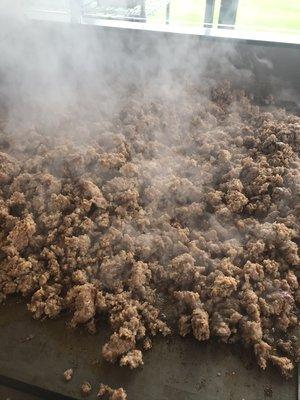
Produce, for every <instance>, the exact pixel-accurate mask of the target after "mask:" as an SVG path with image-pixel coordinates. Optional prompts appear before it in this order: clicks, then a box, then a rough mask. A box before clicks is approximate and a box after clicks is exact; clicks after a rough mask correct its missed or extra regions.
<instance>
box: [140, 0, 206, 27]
mask: <svg viewBox="0 0 300 400" xmlns="http://www.w3.org/2000/svg"><path fill="white" fill-rule="evenodd" d="M169 4H170V19H169V21H170V24H174V25H186V26H191V25H192V26H199V27H200V26H201V25H202V24H203V20H204V12H205V0H185V1H183V0H170V1H169ZM165 19H166V9H165V7H162V8H160V9H159V10H158V11H157V12H156V13H153V14H151V16H150V18H149V19H148V20H149V21H150V22H165Z"/></svg>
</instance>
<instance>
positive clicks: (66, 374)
mask: <svg viewBox="0 0 300 400" xmlns="http://www.w3.org/2000/svg"><path fill="white" fill-rule="evenodd" d="M73 372H74V371H73V369H72V368H69V369H66V370H65V372H64V374H63V375H64V379H65V381H67V382H69V381H70V380H71V379H72V377H73Z"/></svg>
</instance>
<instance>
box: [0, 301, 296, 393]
mask: <svg viewBox="0 0 300 400" xmlns="http://www.w3.org/2000/svg"><path fill="white" fill-rule="evenodd" d="M108 336H109V330H108V328H107V326H105V323H101V322H100V323H99V329H98V333H97V334H96V335H90V334H89V333H88V332H87V331H86V330H84V329H77V330H71V329H69V328H67V327H66V318H63V317H61V318H59V319H57V320H45V321H34V320H33V319H31V316H30V314H29V312H28V311H27V310H26V307H25V304H24V302H19V301H16V300H15V299H14V300H10V301H9V302H8V303H7V304H6V305H2V306H1V307H0V385H1V384H2V385H8V386H11V387H14V388H15V389H17V390H19V391H20V392H29V393H31V394H33V395H37V396H38V398H42V399H55V400H59V399H80V398H81V395H80V386H81V384H82V383H83V382H84V381H89V382H90V383H91V384H92V387H93V391H92V393H91V395H90V396H89V397H88V398H89V399H96V394H97V390H98V388H99V384H100V383H101V382H103V383H106V384H109V385H111V386H112V387H115V388H116V387H120V386H123V387H124V388H125V389H126V391H127V394H128V398H129V400H196V399H197V400H199V399H201V400H242V399H244V400H263V399H271V400H296V399H297V379H296V372H295V375H294V377H293V379H291V380H289V381H286V380H284V379H283V378H282V377H281V376H280V374H279V372H278V371H277V370H275V369H274V368H269V369H268V370H267V371H262V370H260V369H259V367H258V366H257V365H256V362H255V360H254V358H253V355H252V353H251V352H250V351H247V350H245V349H244V350H243V351H241V348H239V347H237V346H229V345H223V344H219V343H217V342H213V341H210V342H207V343H199V342H197V341H196V340H195V339H193V338H185V339H182V338H180V337H172V338H170V339H168V338H159V337H157V338H156V339H155V340H154V347H153V349H151V350H150V351H148V352H147V353H145V354H144V362H145V365H144V366H143V367H142V368H139V369H137V370H134V371H130V370H128V369H127V368H121V367H118V366H116V365H111V364H109V363H107V362H105V361H104V360H103V359H101V356H100V352H101V346H102V344H103V343H104V342H105V340H106V339H107V337H108ZM67 368H73V369H74V376H73V379H72V380H71V381H70V382H69V383H66V382H64V380H63V378H62V373H63V371H65V370H66V369H67ZM0 389H1V387H0ZM0 393H1V392H0ZM26 396H27V395H26ZM24 398H26V399H27V397H25V396H24ZM33 398H34V399H36V397H33ZM11 400H16V398H14V397H11Z"/></svg>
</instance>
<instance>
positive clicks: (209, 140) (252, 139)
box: [0, 83, 300, 377]
mask: <svg viewBox="0 0 300 400" xmlns="http://www.w3.org/2000/svg"><path fill="white" fill-rule="evenodd" d="M53 119H55V116H53ZM11 126H12V125H10V127H11ZM0 132H1V133H0V226H1V230H0V302H1V301H2V302H3V301H5V299H6V298H7V296H9V295H11V294H14V293H19V294H20V295H22V296H24V297H25V298H26V299H27V300H28V309H29V310H30V312H31V313H32V315H33V317H34V318H37V319H40V318H44V317H49V318H55V317H57V316H58V315H59V314H60V313H61V312H62V311H63V312H64V313H68V312H69V313H70V316H71V320H70V324H71V326H73V327H76V326H78V325H81V324H85V325H86V326H87V328H88V330H89V331H90V332H91V333H93V332H95V331H96V329H97V325H98V320H99V317H100V316H101V320H102V319H103V317H106V318H107V321H108V323H109V324H110V326H111V330H112V334H111V336H110V339H109V340H108V342H107V343H106V344H105V345H104V346H103V348H102V356H103V358H104V359H105V360H107V361H109V362H113V363H114V362H117V363H119V364H120V365H121V366H128V367H129V368H136V367H138V366H140V365H142V364H143V351H145V350H148V349H150V348H151V347H152V339H153V337H154V336H155V335H157V334H162V335H164V336H165V335H170V334H171V333H173V334H176V332H178V333H179V334H180V335H181V336H186V335H190V334H192V335H193V336H194V337H195V338H196V339H197V340H199V341H206V340H209V339H210V338H211V337H216V338H218V339H219V340H220V341H222V342H225V343H235V342H242V343H244V344H245V346H251V347H252V348H253V351H254V353H255V355H256V358H257V362H258V364H259V365H260V367H261V368H263V369H265V368H266V367H267V365H269V364H273V365H276V366H278V367H279V368H280V370H281V372H282V374H283V375H284V376H285V377H289V376H291V373H292V370H293V367H294V363H295V362H296V361H297V358H298V357H299V348H298V346H297V337H296V336H295V333H294V330H295V328H296V326H297V324H298V321H299V302H300V289H299V283H298V274H299V261H300V259H299V242H300V240H299V239H300V236H299V216H300V158H299V151H300V118H299V117H298V116H294V115H291V114H289V113H287V112H286V111H285V110H283V109H279V108H276V107H275V106H274V105H273V106H272V105H269V106H268V108H267V109H265V108H260V107H259V106H257V105H255V104H254V101H253V100H252V98H251V97H250V96H249V95H247V94H245V93H244V92H243V91H240V90H237V89H232V88H231V87H230V85H229V84H228V83H224V84H222V85H219V86H216V87H214V88H212V89H210V90H209V92H207V90H206V91H205V93H203V92H202V90H201V88H195V87H191V88H186V91H185V93H183V94H182V95H181V97H180V98H177V97H176V98H174V99H173V98H166V97H164V95H163V94H162V95H161V96H156V97H155V98H152V97H151V98H150V97H147V96H146V95H144V96H140V95H139V93H138V92H133V93H130V92H129V94H128V99H127V103H126V106H124V107H122V109H120V110H118V111H116V113H115V114H113V115H112V116H110V117H108V116H106V115H105V113H101V112H99V113H98V114H97V115H92V113H91V115H89V114H88V113H83V112H82V113H78V114H77V115H76V117H74V115H71V114H70V116H68V115H66V117H65V118H64V119H63V120H61V121H60V123H59V124H58V126H55V127H52V128H51V127H49V124H42V123H40V122H39V123H32V126H31V127H30V128H28V127H27V128H26V131H21V130H20V131H18V130H13V129H12V128H10V130H9V129H7V120H6V119H5V117H3V118H2V120H1V122H0Z"/></svg>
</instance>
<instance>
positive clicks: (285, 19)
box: [27, 0, 300, 43]
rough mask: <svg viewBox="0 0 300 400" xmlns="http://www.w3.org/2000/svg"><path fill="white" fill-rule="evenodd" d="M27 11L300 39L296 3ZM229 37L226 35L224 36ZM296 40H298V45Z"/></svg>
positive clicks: (104, 0)
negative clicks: (278, 35)
mask: <svg viewBox="0 0 300 400" xmlns="http://www.w3.org/2000/svg"><path fill="white" fill-rule="evenodd" d="M27 4H29V9H30V10H31V11H43V12H46V13H57V14H59V13H61V14H63V13H64V14H66V15H69V17H70V19H72V16H73V17H74V15H75V17H76V18H75V19H77V20H78V22H80V20H82V18H88V19H91V18H92V19H99V20H101V19H109V20H123V21H134V22H144V23H148V24H153V25H154V24H155V25H165V24H169V25H171V28H172V27H175V26H181V27H182V26H183V27H198V28H203V27H205V28H216V29H223V30H224V29H226V28H227V29H234V30H235V32H249V33H251V32H252V33H257V32H269V33H270V34H271V33H276V34H290V35H294V36H295V37H298V39H299V38H300V1H299V0H30V1H28V2H27ZM228 35H230V33H229V32H227V36H228ZM299 42H300V40H298V43H299Z"/></svg>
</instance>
